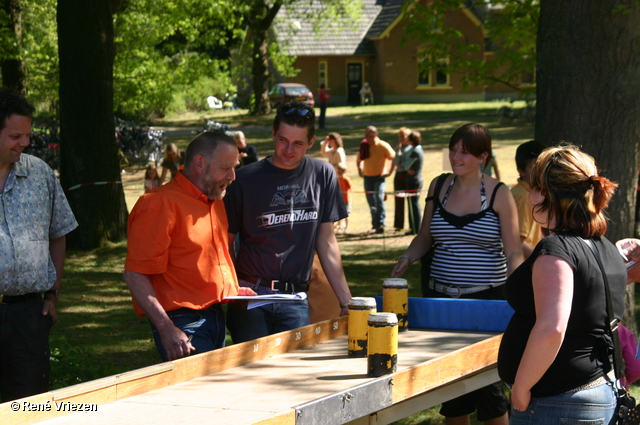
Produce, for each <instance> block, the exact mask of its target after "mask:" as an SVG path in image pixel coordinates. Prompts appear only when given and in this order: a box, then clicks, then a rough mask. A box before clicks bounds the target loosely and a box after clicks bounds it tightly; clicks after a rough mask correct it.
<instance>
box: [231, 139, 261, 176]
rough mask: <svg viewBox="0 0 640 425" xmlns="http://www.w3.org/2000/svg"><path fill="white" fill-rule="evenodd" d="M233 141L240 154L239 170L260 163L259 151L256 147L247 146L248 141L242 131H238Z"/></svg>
mask: <svg viewBox="0 0 640 425" xmlns="http://www.w3.org/2000/svg"><path fill="white" fill-rule="evenodd" d="M233 140H235V142H236V146H238V153H239V155H240V163H239V164H238V168H240V167H244V166H245V165H249V164H253V163H254V162H256V161H258V150H257V149H256V147H255V146H254V145H248V144H247V139H246V138H245V137H244V133H243V132H242V131H236V132H235V133H234V135H233Z"/></svg>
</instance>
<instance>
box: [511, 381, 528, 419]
mask: <svg viewBox="0 0 640 425" xmlns="http://www.w3.org/2000/svg"><path fill="white" fill-rule="evenodd" d="M529 403H531V390H527V391H524V390H521V389H520V387H519V386H518V385H515V384H514V385H513V387H512V388H511V404H512V405H513V408H514V409H516V410H519V411H521V412H524V411H525V410H527V407H529Z"/></svg>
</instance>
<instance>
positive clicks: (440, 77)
mask: <svg viewBox="0 0 640 425" xmlns="http://www.w3.org/2000/svg"><path fill="white" fill-rule="evenodd" d="M436 62H437V66H436V69H435V72H434V73H435V84H431V85H432V86H448V85H449V73H448V72H447V65H449V59H438V60H437V61H436Z"/></svg>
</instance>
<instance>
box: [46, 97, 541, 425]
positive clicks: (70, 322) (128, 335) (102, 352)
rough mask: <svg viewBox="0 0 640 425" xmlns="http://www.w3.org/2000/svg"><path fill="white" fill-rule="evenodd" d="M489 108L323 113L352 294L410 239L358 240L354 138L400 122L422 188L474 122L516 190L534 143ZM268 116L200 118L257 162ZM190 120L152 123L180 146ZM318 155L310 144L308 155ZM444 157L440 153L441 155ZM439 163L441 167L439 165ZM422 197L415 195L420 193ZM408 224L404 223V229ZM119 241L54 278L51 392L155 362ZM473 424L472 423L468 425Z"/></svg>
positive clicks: (367, 287)
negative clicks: (249, 147) (523, 154)
mask: <svg viewBox="0 0 640 425" xmlns="http://www.w3.org/2000/svg"><path fill="white" fill-rule="evenodd" d="M499 106H500V104H499V103H495V102H483V103H467V104H446V105H445V104H439V105H376V106H370V107H335V108H332V107H330V108H329V109H328V111H327V125H328V127H327V128H326V129H323V130H321V131H320V132H319V134H318V137H322V138H324V136H325V135H326V134H327V133H329V132H331V131H337V132H339V133H340V134H341V135H342V137H343V139H344V142H345V150H346V152H347V162H348V166H349V169H348V171H347V174H348V175H349V176H350V177H351V179H352V181H353V189H354V195H353V210H352V214H351V217H350V223H349V234H347V235H339V241H340V247H341V251H342V257H343V264H344V270H345V273H346V276H347V279H348V281H349V284H350V287H351V290H352V293H353V295H354V296H373V295H378V294H381V292H382V291H381V286H382V281H383V279H384V277H385V276H389V274H390V272H391V269H392V267H393V264H394V262H395V259H396V258H397V257H398V256H399V255H400V254H402V253H403V252H404V250H405V249H406V246H407V245H408V244H409V243H410V241H411V237H410V236H405V235H404V234H403V233H398V234H395V233H393V232H388V233H387V234H385V235H371V236H370V235H367V234H366V231H368V230H369V228H370V227H371V225H370V214H369V209H368V206H367V203H366V200H365V196H364V194H363V193H361V191H362V187H363V182H362V179H361V178H360V177H358V174H357V171H356V166H355V155H356V153H357V150H358V146H359V143H360V141H361V140H362V138H363V134H364V128H365V127H366V126H368V125H375V126H376V127H377V128H378V130H379V136H380V138H381V139H383V140H386V141H388V142H389V143H390V144H391V145H392V146H394V147H395V145H396V143H397V131H398V129H399V128H400V127H402V126H406V127H410V128H411V129H414V130H418V131H420V132H421V133H422V137H423V148H424V149H425V163H424V168H423V176H424V179H425V189H426V187H427V186H428V183H429V182H430V181H431V180H432V179H433V178H434V177H436V176H437V175H439V174H440V173H442V172H443V149H444V148H446V147H447V146H448V141H449V137H450V136H451V134H452V133H453V131H454V130H455V129H456V128H458V127H459V126H460V125H462V124H464V123H467V122H472V121H473V122H478V123H481V124H483V125H486V126H487V127H488V128H489V129H490V130H491V132H492V134H493V138H494V144H493V149H494V151H495V154H496V157H497V160H498V165H499V169H500V173H501V180H502V181H504V182H505V183H506V184H509V185H511V184H515V183H516V179H517V172H516V170H515V162H514V156H515V150H516V147H517V146H518V145H519V144H520V143H522V142H525V141H527V140H530V139H531V138H532V137H533V126H532V124H529V123H526V122H524V121H523V122H520V121H518V122H513V123H511V124H509V125H508V126H500V125H499V124H498V122H497V121H498V120H497V117H495V116H494V115H495V111H496V110H497V108H498V107H499ZM273 116H274V114H271V115H268V116H265V117H253V116H249V115H246V114H243V113H242V112H237V111H234V112H219V113H216V114H214V115H210V114H209V115H207V118H210V119H214V120H217V121H221V122H226V123H229V124H231V126H232V127H231V129H232V130H242V131H244V132H245V134H246V136H247V139H248V143H251V144H254V145H256V147H257V148H258V153H259V154H260V157H264V156H265V155H268V154H271V153H272V144H273V142H272V141H271V134H270V126H271V123H272V121H273ZM203 123H204V121H203V120H202V116H201V115H199V114H191V115H185V116H181V117H169V118H165V119H164V120H162V121H161V122H156V123H155V124H156V125H157V126H163V127H166V128H171V129H176V128H178V129H181V130H182V131H180V132H178V131H174V132H172V133H174V134H175V136H172V137H171V138H170V139H169V140H168V142H174V143H176V144H178V146H179V147H181V148H184V147H186V145H187V144H188V142H189V141H190V140H191V139H192V138H193V135H194V134H195V133H192V132H191V131H194V132H195V131H198V130H201V129H202V128H203ZM309 154H310V155H311V156H314V157H321V155H320V154H319V143H316V144H315V146H314V147H313V148H312V150H311V151H310V153H309ZM445 159H446V157H445ZM444 162H445V163H447V162H448V161H444ZM142 178H143V172H139V173H136V174H134V175H124V176H123V184H124V189H125V195H126V199H127V203H128V205H129V208H131V207H132V206H133V205H134V203H135V201H136V200H137V198H138V197H139V196H140V195H141V194H142V192H143V190H142ZM392 190H393V179H392V178H389V179H387V191H388V192H389V191H392ZM423 196H424V194H423ZM386 209H387V220H386V228H387V229H393V197H392V196H389V197H388V199H387V201H386ZM407 227H408V224H405V228H407ZM125 256H126V242H122V243H118V244H113V245H110V246H107V247H103V248H100V249H96V250H93V251H89V252H69V253H68V256H67V262H66V267H65V276H64V279H63V291H62V292H63V294H62V298H61V299H60V303H59V315H58V319H59V321H58V324H57V325H56V326H55V327H54V328H53V330H52V348H53V352H54V355H53V358H54V364H53V379H54V383H53V384H54V387H55V388H58V387H60V386H65V385H70V384H73V383H77V382H79V381H86V380H90V379H95V378H98V377H101V376H106V375H110V374H114V373H118V372H124V371H127V370H132V369H136V368H141V367H145V366H148V365H151V364H154V363H158V362H159V361H160V359H159V357H158V355H157V353H156V350H155V347H154V344H153V341H152V337H151V330H150V328H149V324H148V322H147V320H146V319H142V318H138V317H137V316H136V315H135V313H134V311H133V308H132V306H131V299H130V294H129V291H128V289H127V287H126V285H125V284H124V282H123V281H122V272H123V265H124V259H125ZM405 277H407V279H408V281H409V284H410V296H419V295H420V288H419V264H414V265H413V266H412V267H411V268H410V270H409V271H408V272H407V274H406V275H405ZM401 423H402V424H406V425H409V424H440V423H443V422H442V417H440V415H438V414H437V411H436V410H435V409H430V410H428V411H426V412H423V413H422V414H420V415H415V416H413V417H410V418H408V419H405V420H404V421H401ZM473 423H477V422H473Z"/></svg>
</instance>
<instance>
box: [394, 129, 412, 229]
mask: <svg viewBox="0 0 640 425" xmlns="http://www.w3.org/2000/svg"><path fill="white" fill-rule="evenodd" d="M409 134H411V130H409V129H408V128H407V127H402V128H400V130H399V131H398V146H396V156H395V157H394V158H393V169H392V171H393V170H395V172H396V174H395V175H394V177H393V191H394V192H395V197H394V204H395V211H394V213H395V214H394V216H393V227H394V228H395V230H396V232H401V231H402V229H403V228H404V198H405V196H404V195H405V192H404V191H405V190H406V189H407V170H406V168H405V167H404V166H405V164H407V163H408V161H409V155H410V154H411V152H412V151H413V149H412V146H411V145H409Z"/></svg>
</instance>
